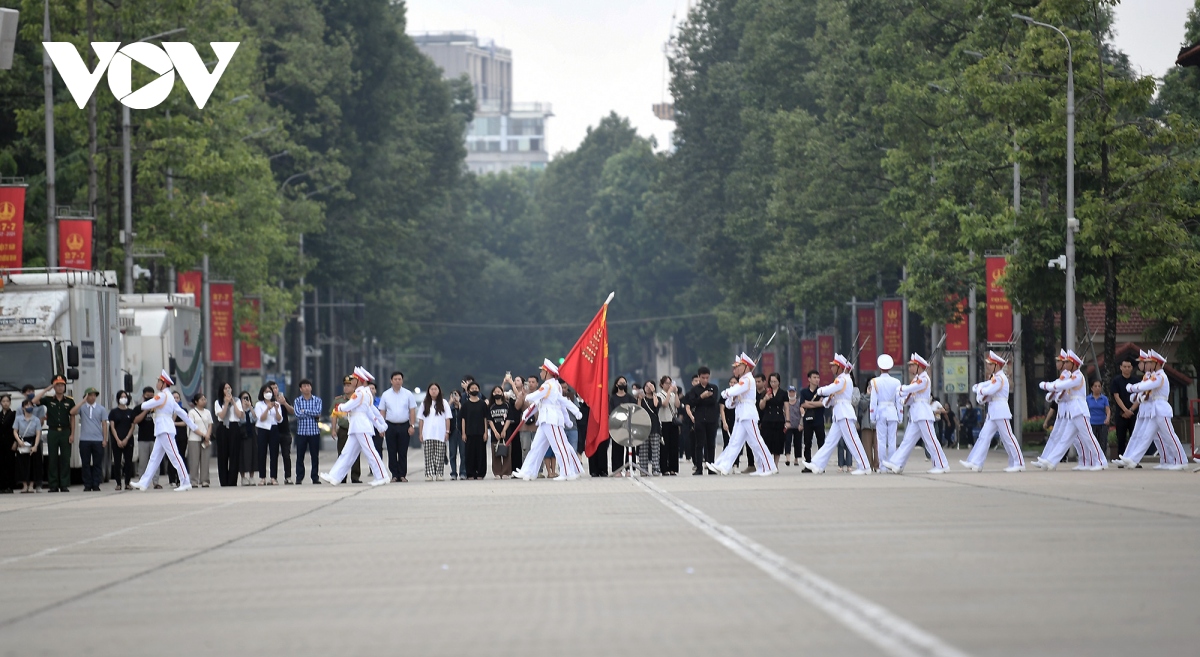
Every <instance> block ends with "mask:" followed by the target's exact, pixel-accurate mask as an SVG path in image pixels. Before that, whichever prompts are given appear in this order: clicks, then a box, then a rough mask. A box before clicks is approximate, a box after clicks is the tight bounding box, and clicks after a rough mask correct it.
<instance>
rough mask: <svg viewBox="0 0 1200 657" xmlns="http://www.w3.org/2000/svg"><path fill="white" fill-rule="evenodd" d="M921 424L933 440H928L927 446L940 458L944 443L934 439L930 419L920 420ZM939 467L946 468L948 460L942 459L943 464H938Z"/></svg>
mask: <svg viewBox="0 0 1200 657" xmlns="http://www.w3.org/2000/svg"><path fill="white" fill-rule="evenodd" d="M920 424H921V427H922V428H923V429H925V433H928V434H929V439H930V440H932V441H933V442H926V443H925V446H926V447H928V448H929V453H930V454H932V455H933V456H934V458H939V456H938V455H939V454H941V453H942V444H941V443H939V442H938V441H937V440H935V439H934V437H933V430H932V429H930V428H929V420H920ZM938 469H939V470H944V469H946V462H945V461H944V460H943V461H942V464H941V465H939V466H938Z"/></svg>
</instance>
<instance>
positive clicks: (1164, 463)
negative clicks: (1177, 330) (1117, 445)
mask: <svg viewBox="0 0 1200 657" xmlns="http://www.w3.org/2000/svg"><path fill="white" fill-rule="evenodd" d="M1146 360H1150V361H1154V362H1157V363H1163V364H1165V363H1166V359H1165V358H1163V357H1162V356H1161V355H1160V354H1159V353H1158V352H1157V351H1154V350H1151V351H1149V352H1147V353H1146ZM1126 390H1127V391H1128V392H1132V393H1138V394H1140V395H1142V397H1143V399H1142V403H1141V405H1140V406H1139V407H1138V422H1137V426H1136V427H1134V431H1133V435H1132V436H1130V438H1129V444H1128V445H1127V446H1126V448H1125V453H1124V454H1122V455H1121V456H1120V459H1121V461H1122V462H1124V464H1125V467H1126V468H1134V467H1137V464H1138V462H1139V461H1141V460H1142V457H1143V456H1145V455H1146V450H1147V449H1149V448H1150V443H1151V442H1154V443H1155V444H1156V445H1158V453H1159V455H1160V459H1161V463H1159V465H1157V466H1155V468H1157V469H1161V470H1182V469H1184V468H1185V467H1186V466H1187V463H1188V457H1187V453H1186V452H1185V451H1184V449H1183V443H1181V442H1180V441H1179V436H1178V435H1176V433H1175V427H1174V426H1172V424H1171V418H1172V417H1173V416H1174V415H1175V410H1174V409H1172V408H1171V403H1170V401H1168V400H1169V397H1170V394H1171V382H1170V381H1169V380H1168V379H1167V374H1166V372H1163V371H1162V370H1156V371H1153V372H1150V373H1148V374H1146V376H1145V377H1143V378H1142V380H1141V381H1140V382H1138V383H1131V384H1129V385H1127V386H1126ZM1143 427H1144V428H1143Z"/></svg>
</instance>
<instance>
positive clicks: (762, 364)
mask: <svg viewBox="0 0 1200 657" xmlns="http://www.w3.org/2000/svg"><path fill="white" fill-rule="evenodd" d="M758 366H759V368H760V369H759V371H760V372H762V373H763V374H770V373H771V372H774V371H775V352H773V351H768V352H767V353H765V354H763V355H762V358H760V359H759V361H758Z"/></svg>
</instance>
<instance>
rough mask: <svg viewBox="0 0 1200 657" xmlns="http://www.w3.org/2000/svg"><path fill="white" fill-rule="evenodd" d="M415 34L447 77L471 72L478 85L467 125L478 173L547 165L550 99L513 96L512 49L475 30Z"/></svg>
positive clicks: (472, 160)
mask: <svg viewBox="0 0 1200 657" xmlns="http://www.w3.org/2000/svg"><path fill="white" fill-rule="evenodd" d="M412 39H413V41H414V42H416V44H417V48H418V49H419V50H420V51H421V52H422V53H424V54H425V56H427V57H429V58H430V59H431V60H433V62H434V63H435V64H437V65H438V66H439V67H440V68H441V69H442V76H443V77H444V78H446V79H450V78H457V77H460V76H463V75H466V76H467V78H468V79H469V80H470V81H471V85H472V88H473V89H474V90H475V102H476V109H475V119H474V121H472V122H471V124H470V125H468V126H467V131H466V135H465V137H464V139H465V141H466V146H467V168H468V169H470V170H471V171H472V172H474V173H477V174H483V173H494V172H500V171H507V170H510V169H517V168H523V169H543V168H545V166H546V164H547V163H549V161H550V149H549V148H548V147H547V144H546V122H547V119H549V118H550V117H551V116H553V115H554V114H553V113H552V112H551V108H550V104H549V103H517V102H514V101H513V86H512V64H513V61H512V51H511V50H509V49H507V48H500V47H498V46H496V45H495V43H488V44H481V43H480V41H479V38H478V37H476V36H475V34H474V33H473V32H470V31H457V32H429V33H424V34H416V35H413V36H412Z"/></svg>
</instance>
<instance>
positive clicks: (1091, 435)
mask: <svg viewBox="0 0 1200 657" xmlns="http://www.w3.org/2000/svg"><path fill="white" fill-rule="evenodd" d="M1080 417H1083V416H1082V415H1081V416H1080ZM1083 425H1084V426H1085V427H1087V432H1088V438H1091V439H1092V447H1095V448H1096V457H1097V458H1096V465H1100V464H1101V463H1103V462H1104V450H1102V449H1100V441H1099V440H1096V434H1095V433H1093V432H1092V425H1091V424H1089V423H1087V422H1084V423H1083Z"/></svg>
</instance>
